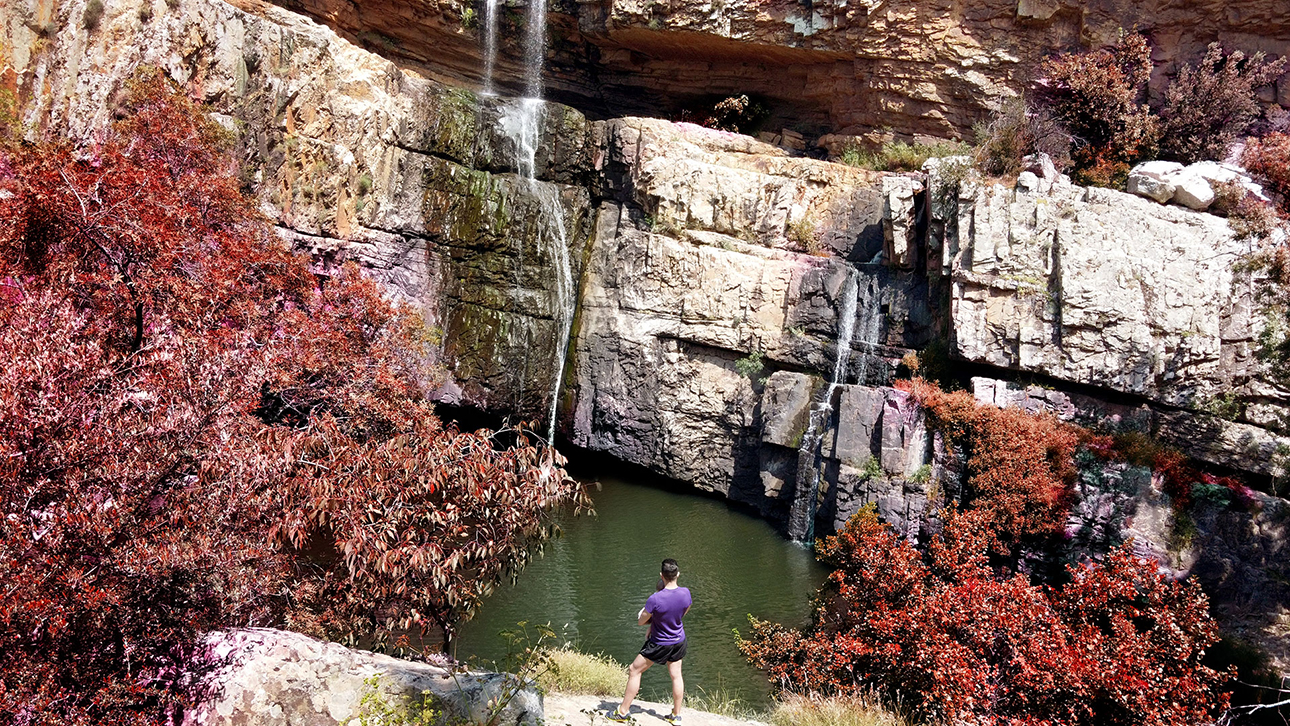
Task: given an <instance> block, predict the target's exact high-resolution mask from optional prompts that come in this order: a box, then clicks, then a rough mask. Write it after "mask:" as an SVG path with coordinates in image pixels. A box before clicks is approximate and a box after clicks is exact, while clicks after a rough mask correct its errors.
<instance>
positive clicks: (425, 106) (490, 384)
mask: <svg viewBox="0 0 1290 726" xmlns="http://www.w3.org/2000/svg"><path fill="white" fill-rule="evenodd" d="M153 4H154V3H152V2H150V1H149V0H120V1H119V2H112V3H110V4H109V5H108V7H107V10H106V12H105V14H104V16H103V18H102V20H101V21H100V22H99V25H98V27H97V29H95V30H93V31H85V30H81V29H80V18H81V14H82V12H83V10H84V3H83V2H79V1H78V0H68V1H66V2H59V3H48V2H37V0H31V1H30V2H19V3H13V4H11V5H9V6H6V9H5V10H4V11H3V13H2V14H0V19H2V20H3V28H4V34H5V35H4V47H5V48H6V49H7V52H8V53H9V54H10V57H9V61H10V63H11V68H10V70H9V73H8V78H9V81H8V83H10V84H11V86H12V87H13V88H14V89H15V90H16V91H17V92H18V94H19V96H20V99H21V100H22V101H23V102H24V105H25V113H24V116H23V121H24V122H25V123H26V124H27V126H28V128H29V133H33V134H34V133H39V132H40V130H41V129H46V128H48V129H57V130H58V131H59V132H60V133H66V134H68V135H70V136H72V137H73V138H79V139H83V140H89V139H91V138H93V137H94V136H95V135H97V134H99V133H101V132H102V131H103V130H104V129H105V128H106V127H107V125H108V124H109V123H110V122H111V118H112V114H113V113H114V109H115V104H116V103H118V101H119V99H118V94H119V93H120V89H121V86H122V83H123V81H124V80H125V79H126V78H128V77H129V76H130V75H131V74H132V73H133V72H134V70H135V69H136V68H137V67H138V66H140V65H141V64H147V65H152V66H156V67H159V68H162V69H164V70H165V71H166V72H167V73H168V75H170V77H171V78H173V79H174V80H175V81H177V82H178V83H180V84H181V85H183V86H184V87H185V88H187V89H188V90H189V91H191V92H193V93H194V94H196V95H197V96H198V97H199V98H200V99H201V100H203V101H206V102H208V103H209V104H211V106H212V108H213V109H214V110H215V111H216V118H217V119H219V120H221V121H222V122H223V123H224V124H225V125H226V126H228V127H229V129H230V130H232V131H234V132H235V135H236V137H237V149H236V151H237V154H238V156H239V158H240V161H241V162H242V164H243V167H244V175H245V176H246V178H247V180H248V182H249V183H251V184H253V186H254V188H255V189H256V190H257V194H258V197H259V200H260V202H261V207H260V208H261V210H262V211H263V212H264V213H265V214H266V215H267V216H268V217H269V218H270V219H272V220H273V221H274V222H275V223H276V224H277V225H278V228H279V229H280V231H281V232H282V234H283V235H284V236H285V237H287V238H288V239H290V240H291V241H292V242H293V243H294V244H295V245H296V246H297V247H299V248H301V249H305V250H308V251H310V252H311V253H313V254H314V256H315V258H316V259H317V260H318V262H319V266H320V270H326V269H327V267H328V265H329V264H330V263H331V262H332V261H334V260H336V259H341V258H347V259H356V260H358V261H359V262H361V263H362V264H363V265H364V266H365V267H366V268H367V269H368V270H369V272H370V273H371V274H372V275H373V276H374V277H375V278H376V279H377V280H379V281H381V282H382V283H384V284H385V285H386V287H387V289H388V290H390V292H391V293H392V294H393V295H394V296H396V297H398V298H400V299H402V300H403V301H405V302H408V303H410V304H412V305H413V306H415V307H417V308H419V309H421V310H422V311H423V312H424V313H425V315H426V318H427V325H428V328H429V330H428V334H429V337H431V338H438V339H441V340H443V341H445V345H444V346H443V350H442V356H441V358H440V360H439V362H440V363H442V364H443V365H445V366H446V367H448V368H450V369H452V370H453V371H454V375H453V377H452V378H451V380H449V381H448V382H447V383H446V385H445V388H444V390H443V391H442V392H441V397H442V398H443V399H444V400H448V401H451V402H454V403H461V404H465V405H473V406H478V407H483V408H488V409H491V410H496V411H521V412H524V413H526V414H533V413H535V412H538V411H544V410H546V407H547V402H548V401H549V400H550V398H549V397H550V395H551V388H552V385H553V375H552V367H553V363H552V361H554V360H555V358H556V351H555V347H556V341H557V340H558V339H559V337H560V336H559V335H558V334H557V332H556V331H557V322H556V321H557V319H558V317H559V314H560V312H561V311H559V310H557V309H556V306H557V301H556V298H555V295H554V293H553V288H552V285H551V281H552V280H553V279H554V274H555V273H554V272H553V266H552V259H553V256H554V255H555V253H556V251H557V250H556V247H555V245H564V246H566V247H567V253H566V254H567V255H568V257H569V258H570V260H571V263H572V266H573V268H574V269H573V271H572V272H573V274H574V275H575V279H576V277H577V276H578V275H579V274H580V264H581V261H582V259H583V257H584V253H583V250H584V249H585V245H586V243H587V241H588V238H589V230H590V218H589V210H590V196H589V191H588V188H589V186H590V184H589V181H588V180H589V175H590V173H591V171H592V169H591V161H592V160H591V158H590V157H589V155H588V154H589V152H590V149H591V148H592V146H591V145H590V144H589V143H588V141H589V139H590V136H591V133H592V130H591V126H590V124H589V123H588V122H587V121H586V119H584V118H583V117H582V115H581V114H579V113H577V112H575V111H573V110H571V109H568V108H566V107H563V106H558V105H554V104H550V105H547V106H546V107H545V109H544V113H543V115H542V133H541V138H542V139H543V141H542V143H541V144H540V145H539V147H538V148H539V149H540V152H539V153H538V154H537V158H536V159H535V167H536V170H537V176H538V178H539V179H538V181H530V180H527V179H525V178H523V177H522V176H521V175H519V174H518V173H517V169H518V165H519V164H518V162H519V160H518V158H517V148H518V145H517V142H516V140H515V138H514V135H513V134H508V133H507V129H508V128H509V127H513V126H514V123H515V116H516V115H517V113H518V107H517V104H516V103H514V102H507V101H502V100H498V99H480V98H479V97H477V96H476V95H475V94H474V93H471V92H469V91H464V90H460V89H455V88H450V87H447V86H444V85H442V84H440V83H438V82H435V81H433V80H430V79H427V78H425V77H423V76H421V75H420V74H418V73H416V72H414V71H410V70H407V69H403V68H400V67H398V66H396V65H394V64H393V63H391V62H390V61H388V60H386V59H384V58H382V57H380V56H378V55H375V54H373V53H369V52H367V51H364V50H361V49H359V48H357V47H355V46H354V45H352V44H350V43H348V42H346V41H344V40H342V39H340V38H339V37H338V36H337V35H336V34H335V33H334V32H333V31H331V30H329V29H328V28H325V27H323V26H320V25H318V24H316V23H314V22H313V21H310V20H308V19H306V18H303V17H301V16H299V15H296V14H294V13H290V12H286V11H283V10H280V9H278V8H276V7H274V6H271V5H268V6H257V12H258V13H259V14H251V13H247V12H244V11H241V10H238V9H237V8H234V7H233V6H231V5H228V4H226V3H224V2H220V1H219V0H182V1H181V2H178V3H174V4H173V5H172V4H167V5H166V6H165V7H160V6H158V8H157V9H156V12H155V13H153V14H150V15H148V16H147V19H146V20H145V19H144V14H143V13H141V8H145V7H147V8H152V6H153ZM59 27H62V28H67V29H68V30H67V31H66V32H56V33H52V34H51V33H47V32H46V30H45V29H46V28H59Z"/></svg>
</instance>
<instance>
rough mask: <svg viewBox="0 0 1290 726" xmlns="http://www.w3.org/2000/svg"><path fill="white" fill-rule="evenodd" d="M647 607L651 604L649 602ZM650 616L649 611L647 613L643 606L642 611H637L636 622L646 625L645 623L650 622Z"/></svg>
mask: <svg viewBox="0 0 1290 726" xmlns="http://www.w3.org/2000/svg"><path fill="white" fill-rule="evenodd" d="M645 607H649V605H648V604H646V605H645ZM649 616H650V614H649V613H647V612H645V608H641V611H640V612H638V613H636V624H637V625H644V624H645V623H648V622H649Z"/></svg>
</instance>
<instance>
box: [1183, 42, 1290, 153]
mask: <svg viewBox="0 0 1290 726" xmlns="http://www.w3.org/2000/svg"><path fill="white" fill-rule="evenodd" d="M1284 69H1285V59H1284V58H1281V59H1278V60H1275V61H1272V62H1268V61H1265V60H1264V55H1263V53H1256V54H1254V55H1253V56H1252V57H1249V58H1247V57H1246V56H1245V54H1244V53H1242V52H1240V51H1239V50H1238V51H1235V52H1233V53H1231V54H1230V55H1227V54H1224V53H1223V48H1222V46H1220V45H1219V44H1218V43H1211V44H1210V46H1209V49H1208V50H1207V51H1206V52H1205V57H1204V58H1202V59H1201V61H1200V63H1198V64H1197V65H1194V66H1184V67H1183V68H1181V69H1180V70H1179V71H1178V77H1177V78H1175V79H1174V81H1173V83H1171V84H1169V88H1168V90H1166V91H1165V102H1164V105H1163V106H1162V107H1161V109H1160V131H1161V140H1160V157H1161V158H1163V159H1172V160H1175V161H1181V162H1183V163H1185V164H1191V163H1193V162H1197V161H1201V160H1203V159H1219V160H1221V159H1223V158H1224V157H1225V156H1226V155H1227V149H1228V148H1229V147H1230V146H1231V145H1232V144H1233V143H1234V142H1235V141H1236V140H1237V139H1238V138H1239V137H1240V136H1241V135H1242V134H1244V133H1245V132H1246V130H1247V129H1249V128H1250V124H1252V123H1253V122H1254V121H1255V120H1256V119H1257V118H1258V117H1259V116H1260V114H1261V113H1262V105H1261V104H1260V103H1259V99H1258V94H1257V91H1258V89H1259V87H1261V86H1266V85H1268V84H1269V83H1272V82H1274V81H1276V79H1277V78H1278V77H1280V76H1281V73H1282V71H1283V70H1284Z"/></svg>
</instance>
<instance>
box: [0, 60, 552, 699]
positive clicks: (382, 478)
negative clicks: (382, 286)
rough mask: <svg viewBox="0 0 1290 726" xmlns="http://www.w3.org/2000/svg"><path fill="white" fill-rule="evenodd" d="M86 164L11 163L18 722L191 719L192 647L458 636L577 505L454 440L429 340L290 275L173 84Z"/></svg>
mask: <svg viewBox="0 0 1290 726" xmlns="http://www.w3.org/2000/svg"><path fill="white" fill-rule="evenodd" d="M128 90H129V93H128V97H129V99H130V100H129V104H128V107H129V115H128V117H127V118H126V119H125V120H124V121H122V122H121V123H120V124H119V125H118V126H117V128H116V129H115V133H114V134H113V135H112V136H111V138H108V139H107V140H105V141H104V142H103V143H102V144H101V145H100V146H99V147H97V148H94V149H89V150H87V151H86V152H84V153H83V154H81V155H76V154H73V153H72V152H71V151H70V150H69V149H67V148H65V147H63V146H61V145H58V144H56V143H50V144H36V145H18V144H17V143H16V142H14V141H12V140H11V137H5V138H4V139H0V190H2V191H3V192H4V193H3V194H0V296H2V298H0V299H3V300H4V304H3V305H0V359H2V360H4V362H5V363H4V370H3V372H0V572H3V578H0V722H4V723H19V724H118V723H119V724H127V723H128V724H136V723H137V724H151V723H160V722H165V721H173V720H175V719H177V718H179V717H180V716H181V715H182V710H183V708H184V706H185V705H186V704H187V703H189V702H190V701H191V699H192V698H195V697H198V696H199V695H200V694H198V693H195V692H194V691H193V690H192V689H190V688H189V686H190V685H191V683H188V682H186V681H185V679H186V678H191V675H190V676H185V675H184V674H185V673H190V674H191V673H192V672H191V671H185V670H184V668H183V667H184V666H185V665H186V664H187V665H192V664H193V658H194V655H195V653H196V650H197V638H198V637H199V636H200V635H201V634H202V633H203V632H205V631H208V630H210V629H214V628H223V627H229V626H239V625H266V624H277V623H282V622H284V621H285V622H290V623H295V624H297V625H298V626H302V627H304V626H308V627H312V628H315V629H319V630H341V629H352V628H362V629H364V630H366V631H368V632H370V631H371V630H373V629H374V628H377V627H378V626H381V625H387V624H389V623H390V622H391V621H399V620H406V621H413V622H438V623H443V624H444V626H445V627H446V628H450V627H451V623H452V621H453V620H454V619H455V618H456V617H457V616H458V615H460V614H461V612H463V611H465V610H468V609H469V608H470V607H471V606H472V604H473V603H475V602H476V601H477V599H478V597H479V593H480V592H481V590H483V589H486V588H487V587H488V586H489V585H490V584H491V583H493V582H495V581H496V578H497V577H498V576H499V575H500V573H502V572H504V571H505V570H506V569H507V568H508V567H510V566H512V565H513V564H514V563H515V562H516V560H517V558H520V557H522V556H523V549H522V548H523V546H524V545H525V544H526V543H527V542H528V540H529V538H532V537H540V536H541V535H542V534H543V533H544V531H545V530H544V528H543V526H542V516H541V515H542V511H543V509H544V508H545V507H547V506H549V505H551V504H554V503H557V502H560V501H563V500H567V499H568V498H570V497H574V496H576V495H577V493H576V487H575V485H573V483H572V482H571V480H569V479H568V478H567V477H566V476H565V474H564V472H563V470H562V469H561V468H560V463H561V462H560V461H559V459H558V455H556V454H554V452H548V451H543V450H538V449H535V448H533V447H530V446H526V445H525V444H526V443H527V442H526V441H525V440H524V439H523V438H522V437H520V439H519V445H517V446H514V447H507V446H502V445H500V444H499V442H498V441H497V440H496V439H495V438H493V437H491V436H490V435H488V434H487V433H486V432H485V433H479V434H461V433H458V432H456V431H455V430H454V429H452V428H451V427H444V426H443V425H441V424H440V423H439V422H438V420H437V419H435V418H434V416H433V412H432V410H431V407H430V406H429V404H428V403H426V402H425V401H424V400H422V398H421V396H420V393H419V391H420V390H421V384H422V381H420V380H419V371H421V370H422V369H421V367H420V351H419V349H418V345H417V341H418V335H417V334H418V330H420V327H421V326H420V324H419V322H418V321H417V320H416V319H415V318H414V317H412V316H410V315H409V314H407V313H405V312H404V311H401V310H398V309H395V308H393V307H391V306H390V305H389V304H388V303H387V302H385V301H384V300H383V299H382V298H381V296H380V295H379V294H378V291H377V289H376V288H375V287H374V286H373V284H372V283H371V282H370V281H368V280H366V279H365V278H364V277H363V276H362V275H361V274H359V272H358V271H357V269H355V268H353V267H345V268H343V269H341V270H339V271H338V273H337V274H335V275H333V276H331V277H329V278H319V277H318V276H315V275H314V274H312V273H311V272H310V270H309V266H308V261H307V260H306V259H303V258H301V257H299V256H296V255H293V254H291V253H290V251H289V250H287V249H285V247H284V246H283V245H282V243H281V241H280V240H279V239H278V238H277V237H276V236H275V235H274V234H273V232H272V229H271V226H270V225H268V224H267V223H266V222H265V221H263V220H262V219H261V218H260V217H259V216H258V215H257V214H256V213H255V211H254V209H253V206H252V204H251V202H250V201H248V200H247V199H245V198H243V197H242V196H241V194H240V193H239V190H238V180H237V177H236V175H235V173H234V172H235V169H234V168H233V165H232V164H231V162H230V160H229V157H228V156H227V155H226V154H225V153H224V151H223V148H224V146H225V139H224V133H223V132H222V131H221V130H220V129H219V127H218V126H216V125H215V124H213V123H212V122H210V121H209V120H207V119H205V118H204V117H203V116H202V115H201V113H200V110H199V109H197V108H196V107H194V106H193V104H191V103H190V102H188V101H187V100H186V99H185V98H184V97H183V96H181V95H179V94H176V93H175V92H173V90H172V89H171V88H170V87H169V85H168V84H167V83H166V82H165V81H164V80H163V79H162V78H161V77H160V75H159V74H157V73H151V74H144V75H142V76H140V77H139V78H138V79H136V80H135V81H134V82H133V83H132V84H131V87H130V88H129V89H128Z"/></svg>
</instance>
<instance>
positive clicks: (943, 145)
mask: <svg viewBox="0 0 1290 726" xmlns="http://www.w3.org/2000/svg"><path fill="white" fill-rule="evenodd" d="M971 151H972V147H970V146H968V145H967V144H965V143H963V142H962V141H937V142H935V143H931V144H924V143H917V142H916V143H913V144H906V143H904V142H903V141H894V142H888V143H886V144H883V145H882V148H880V149H877V150H876V151H866V150H865V149H863V148H861V147H860V146H858V145H853V146H850V147H848V148H847V149H845V150H843V152H842V155H841V157H839V159H838V161H840V162H842V163H843V164H847V165H849V166H858V167H861V168H862V169H870V170H872V171H918V170H919V169H922V168H923V162H925V161H927V160H928V159H930V158H933V157H935V158H940V157H945V156H961V155H964V154H969V153H971Z"/></svg>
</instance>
